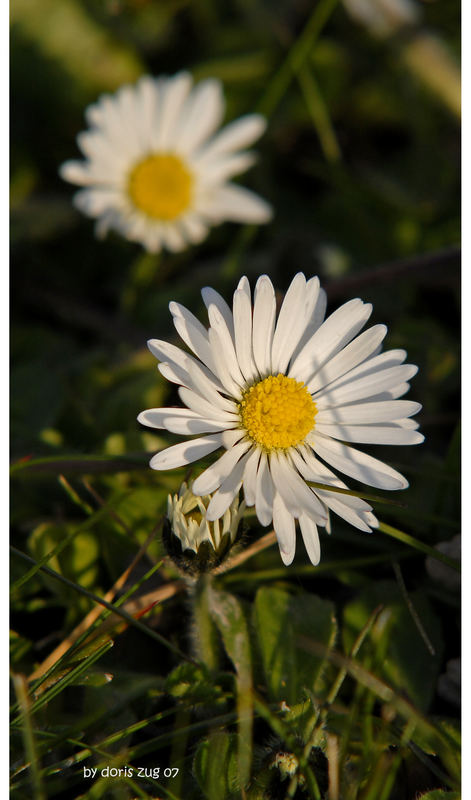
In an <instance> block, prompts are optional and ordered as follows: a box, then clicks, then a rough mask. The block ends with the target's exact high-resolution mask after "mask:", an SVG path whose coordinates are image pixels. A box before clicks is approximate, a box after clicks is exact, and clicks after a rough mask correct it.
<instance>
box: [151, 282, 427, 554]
mask: <svg viewBox="0 0 471 800" xmlns="http://www.w3.org/2000/svg"><path fill="white" fill-rule="evenodd" d="M202 295H203V300H204V303H205V305H206V307H207V310H208V317H209V328H208V329H206V328H205V327H204V326H203V325H202V324H201V323H200V322H199V321H198V320H197V319H196V317H194V315H193V314H192V313H191V312H190V311H188V310H187V309H186V308H184V307H183V306H181V305H180V304H179V303H175V302H171V303H170V312H171V314H172V316H173V321H174V324H175V328H176V329H177V332H178V333H179V335H180V337H181V338H182V340H183V342H184V343H185V344H186V346H187V347H188V348H189V350H191V351H192V353H193V355H190V354H189V353H187V352H185V351H183V350H181V349H180V348H178V347H175V346H174V345H172V344H168V343H167V342H164V341H160V340H158V339H152V340H150V341H149V342H148V346H149V348H150V350H151V352H152V353H153V354H154V355H155V356H156V358H157V359H159V361H160V363H159V365H158V368H159V370H160V372H161V373H162V375H163V376H164V377H165V378H167V379H168V380H169V381H171V382H173V383H176V384H179V386H180V388H179V390H178V392H179V395H180V398H181V400H182V402H183V403H184V405H185V407H184V408H153V409H149V410H148V411H143V412H142V413H141V414H139V417H138V420H139V421H140V422H142V423H143V424H144V425H148V426H150V427H152V428H163V429H166V430H167V431H170V432H171V433H177V434H183V435H190V436H191V435H192V434H194V435H195V436H196V438H190V439H187V440H185V441H183V442H181V443H180V444H176V445H173V446H172V447H168V448H167V449H165V450H163V451H161V452H159V453H157V455H155V456H154V457H153V458H152V459H151V461H150V466H151V467H152V468H153V469H156V470H167V469H173V468H175V467H181V466H184V465H187V464H190V463H192V462H195V461H198V459H200V458H204V457H206V456H208V455H209V454H210V453H213V452H214V451H216V450H220V449H222V450H223V453H222V455H220V457H219V458H217V460H216V461H214V463H212V464H211V466H209V467H208V468H207V469H205V471H204V472H203V473H202V474H201V475H199V476H198V477H197V478H196V480H195V481H194V483H193V486H192V490H193V493H194V494H195V495H208V494H212V493H214V494H213V495H212V498H211V502H210V503H209V505H208V508H207V512H206V515H207V519H208V520H216V519H218V518H219V517H221V516H222V515H223V514H224V512H225V511H226V509H227V508H229V506H230V504H231V503H232V501H233V500H234V498H235V497H236V496H237V495H238V492H239V490H240V489H241V487H243V491H244V495H245V502H246V504H247V505H248V506H255V511H256V514H257V517H258V520H259V522H260V523H261V524H262V525H270V524H271V523H272V522H273V527H274V529H275V532H276V535H277V539H278V544H279V548H280V553H281V557H282V560H283V562H284V563H285V564H290V563H291V561H292V560H293V557H294V553H295V546H296V534H295V521H296V520H297V521H298V523H299V527H300V529H301V533H302V537H303V540H304V544H305V546H306V550H307V552H308V555H309V558H310V559H311V561H312V563H313V564H317V563H318V562H319V559H320V545H319V536H318V526H324V527H326V529H327V530H328V531H329V532H330V520H329V513H330V511H334V512H335V513H336V514H338V515H339V516H340V517H342V518H343V519H345V520H347V521H348V522H349V523H350V524H351V525H353V526H354V527H356V528H359V529H360V530H362V531H371V529H372V528H373V527H376V526H377V525H378V521H377V519H376V517H375V516H374V515H373V513H372V509H371V506H370V505H369V504H368V503H366V502H365V501H364V500H362V499H360V498H359V497H355V496H352V495H348V494H343V493H339V492H334V491H329V490H328V489H325V488H323V487H321V488H318V487H315V486H311V485H310V483H313V482H314V483H318V484H323V485H324V486H325V485H328V486H332V487H335V488H341V489H342V488H343V489H346V488H348V487H347V486H346V485H345V483H343V482H342V481H341V480H340V479H339V478H338V477H337V475H336V474H335V473H334V472H333V471H332V469H331V468H330V467H333V468H334V470H337V471H339V472H342V473H344V474H345V475H348V476H349V477H351V478H354V479H355V480H358V481H361V482H363V483H365V484H368V485H369V486H373V487H376V488H379V489H404V488H406V486H407V485H408V484H407V481H406V479H405V478H404V477H403V476H402V475H400V474H399V472H396V470H395V469H392V468H391V467H390V466H388V465H387V464H384V463H383V462H382V461H379V460H378V459H376V458H374V457H373V456H371V455H367V454H366V453H364V452H362V450H358V449H357V448H356V447H353V446H352V445H353V444H359V443H365V444H381V445H383V444H401V445H405V444H419V443H420V442H422V441H423V438H424V437H423V436H422V434H421V433H418V432H417V427H418V425H417V424H416V423H415V422H413V421H412V420H411V419H410V417H411V416H412V415H414V414H416V413H417V412H418V411H419V410H420V408H421V406H420V405H419V403H415V402H412V401H408V400H399V398H400V397H402V395H404V394H405V393H406V392H407V391H408V389H409V383H408V381H409V380H410V378H412V377H413V375H415V373H416V372H417V367H415V366H413V365H411V364H404V361H405V358H406V355H407V354H406V352H405V350H389V351H386V352H384V353H382V352H381V344H382V341H383V339H384V336H385V334H386V331H387V328H386V326H385V325H373V326H372V327H371V328H369V329H368V330H366V331H364V332H363V333H360V331H361V329H362V328H363V327H364V325H365V324H366V322H367V320H368V318H369V317H370V314H371V311H372V306H371V304H370V303H364V302H363V301H362V300H360V299H358V298H357V299H355V300H350V301H349V302H348V303H345V304H344V305H342V306H341V307H340V308H338V309H337V310H336V311H334V312H333V314H331V315H330V316H329V317H328V318H327V319H326V320H324V315H325V308H326V294H325V292H324V290H323V289H321V287H320V284H319V279H318V278H317V277H314V278H311V279H310V280H306V278H305V277H304V275H303V274H302V273H298V274H297V275H296V276H295V277H294V278H293V280H292V282H291V284H290V286H289V288H288V291H287V292H286V295H285V297H284V300H283V303H282V305H281V308H280V311H279V313H278V315H277V311H276V300H275V291H274V289H273V285H272V283H271V281H270V279H269V278H268V277H267V276H266V275H262V276H261V277H260V278H259V279H258V281H257V284H256V286H255V292H254V299H253V304H252V298H251V291H250V285H249V282H248V280H247V278H245V277H244V278H242V279H241V281H240V282H239V285H238V287H237V289H236V291H235V293H234V299H233V305H232V310H231V309H230V307H229V306H228V305H227V303H226V302H225V300H224V299H223V298H222V297H221V296H220V295H219V294H218V293H217V292H215V291H214V290H213V289H210V288H205V289H203V290H202Z"/></svg>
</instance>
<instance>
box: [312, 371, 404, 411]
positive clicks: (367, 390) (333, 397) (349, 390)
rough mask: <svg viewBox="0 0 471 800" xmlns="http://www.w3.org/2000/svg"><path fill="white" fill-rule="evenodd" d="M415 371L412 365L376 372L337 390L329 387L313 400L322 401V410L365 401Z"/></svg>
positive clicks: (392, 386)
mask: <svg viewBox="0 0 471 800" xmlns="http://www.w3.org/2000/svg"><path fill="white" fill-rule="evenodd" d="M417 369H418V368H417V367H416V366H414V364H402V365H401V366H397V367H391V368H390V369H383V370H378V371H377V372H375V373H373V374H370V375H365V376H364V377H362V378H356V379H355V380H352V381H345V383H344V385H343V386H339V387H338V388H337V389H330V387H329V386H328V387H327V388H326V389H321V390H320V391H319V392H318V393H317V394H315V395H314V400H315V401H316V402H317V400H318V399H322V405H323V407H324V408H325V407H326V406H333V405H344V404H345V403H353V402H355V401H356V400H363V399H364V400H366V399H367V398H368V397H374V395H376V394H378V392H386V391H388V389H394V387H395V386H397V385H398V384H401V383H403V382H405V381H408V380H409V379H410V378H412V377H413V376H414V375H415V374H416V372H417Z"/></svg>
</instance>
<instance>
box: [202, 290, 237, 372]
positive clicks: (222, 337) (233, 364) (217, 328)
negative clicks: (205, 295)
mask: <svg viewBox="0 0 471 800" xmlns="http://www.w3.org/2000/svg"><path fill="white" fill-rule="evenodd" d="M208 316H209V322H210V324H211V327H210V329H209V338H210V342H211V333H212V332H214V333H215V334H216V336H217V339H218V349H219V351H220V352H221V353H222V354H223V359H224V363H225V366H226V369H227V370H228V371H229V374H230V377H231V380H232V381H233V382H235V383H236V384H237V385H238V386H243V385H244V378H243V376H242V373H241V371H240V369H239V364H238V363H237V356H236V352H235V349H234V339H233V333H231V330H230V328H229V327H228V325H227V323H226V320H225V319H224V317H223V315H222V314H221V312H220V310H219V309H218V308H217V306H215V305H214V304H213V305H210V306H209V308H208ZM231 317H232V315H231ZM230 322H231V328H232V329H233V324H232V319H231V321H230ZM212 350H213V356H214V359H215V361H216V362H217V363H218V360H217V356H216V353H215V350H214V347H213V348H212ZM221 380H222V378H221Z"/></svg>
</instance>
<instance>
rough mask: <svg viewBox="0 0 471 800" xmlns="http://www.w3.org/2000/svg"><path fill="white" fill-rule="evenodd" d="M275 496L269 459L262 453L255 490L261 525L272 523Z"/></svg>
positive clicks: (256, 506) (256, 507) (256, 508)
mask: <svg viewBox="0 0 471 800" xmlns="http://www.w3.org/2000/svg"><path fill="white" fill-rule="evenodd" d="M274 494H275V487H274V485H273V481H272V478H271V475H270V469H269V466H268V458H267V456H266V454H265V453H262V455H261V457H260V463H259V467H258V472H257V484H256V488H255V510H256V512H257V517H258V519H259V522H260V524H261V525H269V524H270V522H271V521H272V516H273V497H274Z"/></svg>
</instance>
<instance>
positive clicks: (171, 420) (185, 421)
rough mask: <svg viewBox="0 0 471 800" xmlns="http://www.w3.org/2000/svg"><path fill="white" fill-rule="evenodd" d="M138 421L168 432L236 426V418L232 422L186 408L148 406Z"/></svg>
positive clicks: (201, 430) (214, 430) (184, 432)
mask: <svg viewBox="0 0 471 800" xmlns="http://www.w3.org/2000/svg"><path fill="white" fill-rule="evenodd" d="M137 419H138V422H140V423H142V424H143V425H148V426H149V427H150V428H161V429H162V428H163V429H165V430H168V431H170V433H179V434H182V435H191V434H195V433H215V432H217V431H223V430H227V429H228V428H230V427H231V426H232V427H234V428H235V427H236V426H237V424H238V423H237V420H235V421H234V422H233V423H230V422H227V420H211V419H204V418H202V417H200V416H199V415H198V414H196V413H195V412H194V411H190V410H188V409H186V408H150V409H148V410H147V411H142V412H141V413H140V414H139V416H138V418H137Z"/></svg>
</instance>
